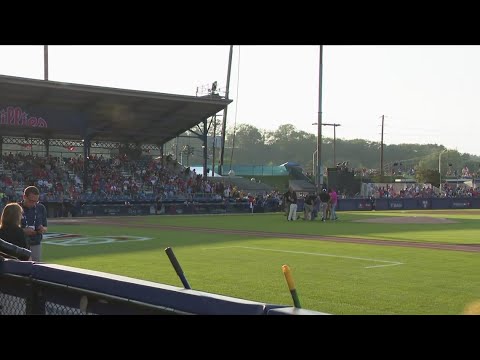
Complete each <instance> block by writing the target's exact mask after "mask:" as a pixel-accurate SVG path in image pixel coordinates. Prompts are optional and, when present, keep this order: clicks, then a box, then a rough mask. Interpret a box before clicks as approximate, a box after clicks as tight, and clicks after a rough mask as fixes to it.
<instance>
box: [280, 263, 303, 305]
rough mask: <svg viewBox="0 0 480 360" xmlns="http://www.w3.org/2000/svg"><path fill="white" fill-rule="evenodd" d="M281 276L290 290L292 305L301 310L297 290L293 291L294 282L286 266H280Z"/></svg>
mask: <svg viewBox="0 0 480 360" xmlns="http://www.w3.org/2000/svg"><path fill="white" fill-rule="evenodd" d="M282 271H283V275H284V276H285V280H287V285H288V289H289V290H290V294H291V295H292V299H293V304H294V305H295V307H296V308H299V309H300V308H301V307H302V306H301V305H300V300H299V299H298V294H297V290H296V289H295V282H294V281H293V276H292V272H291V271H290V268H289V267H288V265H282Z"/></svg>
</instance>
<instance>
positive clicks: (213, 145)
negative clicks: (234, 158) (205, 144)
mask: <svg viewBox="0 0 480 360" xmlns="http://www.w3.org/2000/svg"><path fill="white" fill-rule="evenodd" d="M216 134H217V115H216V114H215V115H214V116H213V144H212V152H213V155H212V177H213V176H214V175H213V174H215V136H216Z"/></svg>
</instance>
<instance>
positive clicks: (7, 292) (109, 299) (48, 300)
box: [0, 274, 187, 315]
mask: <svg viewBox="0 0 480 360" xmlns="http://www.w3.org/2000/svg"><path fill="white" fill-rule="evenodd" d="M115 314H129V315H149V314H151V315H187V313H185V312H181V311H178V310H175V309H170V308H166V307H162V306H155V305H151V304H146V303H142V302H138V301H134V300H131V299H127V298H121V297H116V296H110V295H107V294H101V293H97V292H93V291H88V290H84V289H78V288H73V287H70V286H67V285H59V284H55V283H51V282H46V281H40V280H35V279H32V278H30V277H25V276H18V275H10V274H4V275H2V276H0V315H115Z"/></svg>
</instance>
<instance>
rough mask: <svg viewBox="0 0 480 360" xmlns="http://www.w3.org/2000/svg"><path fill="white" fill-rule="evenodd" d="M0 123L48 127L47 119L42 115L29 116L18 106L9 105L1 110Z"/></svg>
mask: <svg viewBox="0 0 480 360" xmlns="http://www.w3.org/2000/svg"><path fill="white" fill-rule="evenodd" d="M0 125H9V126H25V127H37V128H47V127H48V124H47V121H46V120H45V119H43V118H41V117H36V116H29V114H27V113H26V112H25V111H23V110H22V108H20V107H18V106H15V107H14V106H7V108H6V109H1V110H0Z"/></svg>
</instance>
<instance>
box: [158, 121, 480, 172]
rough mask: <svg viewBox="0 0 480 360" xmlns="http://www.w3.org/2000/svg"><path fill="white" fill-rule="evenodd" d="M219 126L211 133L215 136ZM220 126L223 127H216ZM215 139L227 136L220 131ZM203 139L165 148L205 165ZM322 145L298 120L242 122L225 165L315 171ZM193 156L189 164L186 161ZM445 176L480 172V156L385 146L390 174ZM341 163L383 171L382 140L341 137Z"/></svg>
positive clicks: (326, 153) (325, 149)
mask: <svg viewBox="0 0 480 360" xmlns="http://www.w3.org/2000/svg"><path fill="white" fill-rule="evenodd" d="M212 128H213V126H210V131H209V136H210V137H213V135H214V134H213V131H212ZM216 128H217V130H218V129H219V128H220V127H219V126H217V127H216ZM215 137H221V135H220V134H219V133H217V134H215ZM333 143H334V139H333V138H329V137H322V163H323V166H324V167H334V166H335V165H336V164H334V161H333V160H334V159H333ZM202 145H203V143H202V140H201V139H200V138H199V137H198V136H197V135H195V134H193V133H191V132H186V133H184V134H182V135H181V136H180V137H179V138H178V139H173V140H171V141H169V142H168V143H167V144H166V147H165V152H166V153H167V154H172V155H176V156H177V159H178V160H179V159H180V157H181V156H182V158H183V164H184V165H187V166H190V165H201V164H202V163H203V148H202ZM316 149H317V137H316V134H311V133H307V132H305V131H302V130H298V129H296V128H295V126H294V125H292V124H285V125H281V126H279V127H278V128H277V129H276V130H274V131H266V130H262V129H258V128H256V127H255V126H253V125H249V124H241V125H239V126H238V127H237V128H236V129H232V128H229V129H227V131H226V139H225V154H224V168H228V167H229V165H230V164H232V165H247V164H248V165H267V166H272V165H273V166H276V165H281V164H282V163H285V162H287V161H293V162H298V163H299V164H300V165H301V166H302V167H303V169H304V170H305V171H306V172H312V167H313V154H314V152H315V151H316ZM207 150H208V151H207V154H208V157H209V160H208V162H207V163H208V164H209V167H211V165H212V160H213V151H212V146H210V147H209V148H208V149H207ZM187 158H188V163H187V162H186V160H187ZM439 159H440V162H441V164H440V168H441V172H442V176H444V175H446V174H447V173H449V172H450V173H452V174H453V173H455V172H456V173H457V174H461V172H462V169H463V168H464V167H465V166H467V167H468V168H469V170H470V172H472V173H477V172H478V171H480V156H477V155H472V154H468V153H460V152H458V151H457V150H455V149H447V148H446V147H445V146H443V145H441V144H407V143H405V144H392V145H388V144H384V146H383V169H384V173H385V175H392V174H393V173H395V172H397V173H398V171H399V170H400V171H401V172H406V171H408V170H409V169H415V170H416V171H417V172H426V171H427V170H432V171H438V169H439ZM219 161H220V149H219V148H216V149H215V164H216V166H218V164H219ZM335 161H336V163H346V165H347V166H348V167H349V168H353V169H378V170H380V167H381V143H380V142H376V141H369V140H364V139H353V140H346V139H342V138H338V137H337V138H336V143H335Z"/></svg>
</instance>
